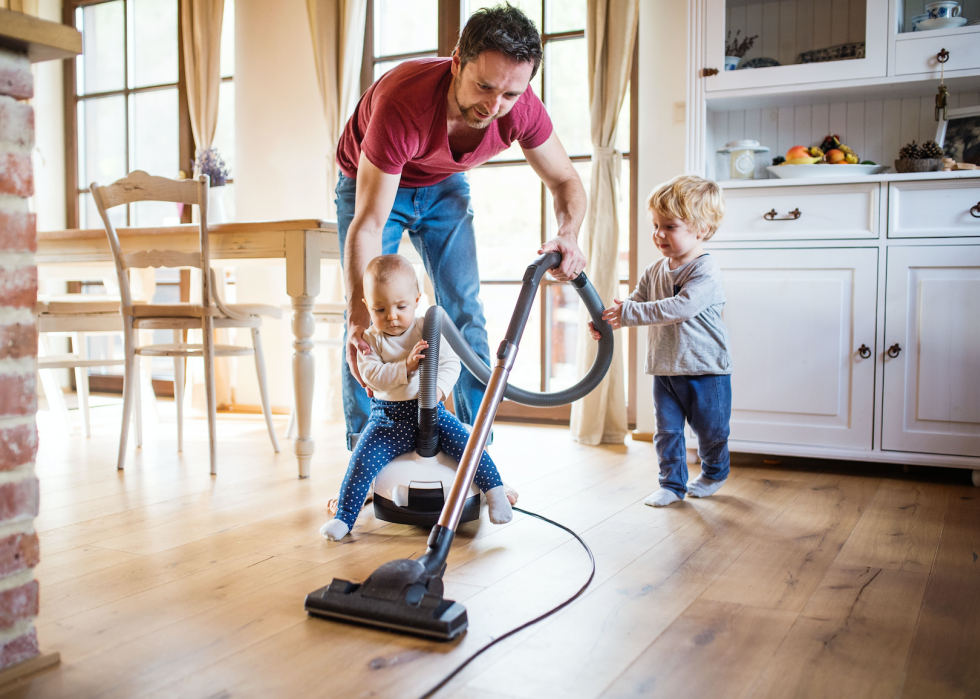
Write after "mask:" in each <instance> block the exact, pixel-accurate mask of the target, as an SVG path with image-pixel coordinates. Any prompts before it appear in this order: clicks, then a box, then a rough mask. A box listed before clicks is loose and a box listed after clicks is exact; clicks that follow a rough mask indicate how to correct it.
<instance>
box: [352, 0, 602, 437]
mask: <svg viewBox="0 0 980 699" xmlns="http://www.w3.org/2000/svg"><path fill="white" fill-rule="evenodd" d="M541 55H542V50H541V37H540V36H539V34H538V32H537V29H535V27H534V24H533V23H532V22H531V21H530V20H529V19H528V18H527V17H526V16H525V15H524V14H523V13H522V12H521V11H520V10H518V9H517V8H515V7H512V6H510V5H509V4H506V5H502V6H498V7H494V8H491V9H484V10H480V11H478V12H476V13H475V14H474V15H473V16H472V17H471V18H470V20H469V21H468V22H467V24H466V27H465V28H464V29H463V33H462V35H461V36H460V40H459V44H458V45H457V46H456V50H455V51H454V52H453V56H452V58H426V59H420V60H415V61H406V62H405V63H402V64H401V65H399V66H397V67H395V68H393V69H392V70H391V71H389V72H388V73H386V74H385V75H384V76H382V77H381V78H380V79H379V80H378V81H377V82H375V83H374V85H372V86H371V87H370V88H368V90H367V92H365V93H364V95H363V96H362V97H361V100H360V102H359V103H358V105H357V110H356V111H355V113H354V115H353V116H352V117H351V119H350V121H349V122H348V123H347V126H346V128H345V129H344V133H343V135H342V136H341V139H340V142H339V144H338V146H337V164H338V166H339V167H340V171H341V175H340V178H339V182H338V184H337V225H338V231H339V236H340V254H341V260H342V261H343V265H344V272H345V278H346V283H347V352H346V356H345V362H344V366H343V369H342V371H343V392H344V414H345V416H346V418H347V446H348V448H351V446H352V438H354V439H356V436H355V435H357V434H359V433H360V431H361V429H362V428H363V426H364V424H365V422H366V420H367V416H368V414H369V412H370V401H369V398H368V394H367V392H366V391H365V389H364V388H363V383H362V381H361V378H360V376H359V375H358V373H357V352H358V350H360V351H361V352H364V353H369V352H370V351H371V350H370V348H369V347H368V345H367V343H365V342H364V340H363V338H362V337H361V336H362V334H363V332H364V331H365V330H366V329H367V328H368V327H369V325H370V318H369V315H368V309H367V307H366V306H365V305H364V302H363V297H364V293H363V287H362V278H363V276H364V269H365V267H366V266H367V263H368V262H370V261H371V259H373V258H374V257H376V256H378V255H381V254H390V253H394V252H396V251H397V250H398V243H399V241H400V240H401V236H402V231H403V230H405V229H407V230H408V231H409V236H410V237H411V240H412V243H413V244H414V245H415V248H416V250H418V252H419V255H420V256H421V257H422V260H423V261H424V263H425V268H426V271H427V272H428V275H429V278H430V279H431V280H432V284H433V287H434V289H435V296H436V298H435V302H436V303H437V304H439V305H440V306H442V307H443V308H444V309H445V310H446V312H447V313H448V314H449V317H450V318H452V320H453V322H454V323H455V324H456V326H457V327H458V328H459V329H460V331H461V332H462V334H463V336H464V337H465V338H466V341H467V342H468V343H469V344H470V346H471V347H472V348H473V349H474V351H475V352H476V353H477V354H478V355H479V356H480V357H481V358H483V360H484V361H486V362H487V363H488V364H489V363H490V352H489V347H488V343H487V332H486V327H485V321H484V316H483V305H482V303H481V302H480V300H479V292H480V274H479V269H478V266H477V259H476V239H475V235H474V229H473V210H472V207H471V206H470V194H469V182H468V181H467V179H466V176H465V175H464V174H463V173H464V172H465V171H466V170H471V169H473V168H474V167H476V166H478V165H480V164H482V163H485V162H486V161H488V160H489V159H490V158H492V157H493V156H495V155H496V154H498V153H500V152H503V151H504V150H506V149H507V148H508V147H509V146H510V145H511V143H512V142H514V141H517V142H518V143H519V144H520V146H521V148H522V149H523V151H524V154H525V157H526V158H527V161H528V163H529V164H530V165H531V167H532V168H533V169H534V171H535V173H537V175H538V176H539V177H540V178H541V180H542V181H543V182H544V184H545V185H546V186H547V187H548V189H549V190H551V193H552V195H553V197H554V202H555V215H556V217H557V221H558V235H557V236H556V237H555V238H553V239H552V240H550V241H548V242H547V243H545V244H544V245H542V246H541V248H540V249H539V250H538V252H539V253H542V252H548V251H557V252H560V253H561V255H562V264H561V267H560V268H557V269H555V270H554V271H553V275H554V277H555V278H556V279H558V280H559V281H566V280H568V279H571V278H574V277H575V276H577V275H578V273H580V272H581V271H582V270H583V269H584V268H585V256H584V255H583V254H582V251H581V250H580V249H579V247H578V243H577V242H576V241H577V238H578V231H579V228H580V227H581V225H582V220H583V218H584V217H585V205H586V196H585V190H584V189H583V187H582V183H581V181H580V180H579V177H578V175H577V173H576V172H575V169H574V168H573V167H572V163H571V161H570V160H569V158H568V155H567V154H566V153H565V150H564V148H563V147H562V145H561V143H560V142H559V140H558V137H557V136H556V135H555V134H554V132H553V129H552V125H551V120H550V118H549V117H548V114H547V112H546V111H545V109H544V105H543V104H542V103H541V100H540V99H539V98H538V97H537V96H536V95H535V94H534V92H533V91H532V90H531V89H530V87H529V83H530V81H531V79H532V78H533V77H534V75H535V73H537V70H538V68H539V66H540V64H541ZM529 261H530V260H529ZM483 390H484V386H483V384H481V383H480V382H479V381H477V380H476V379H475V378H474V377H473V376H472V374H470V373H469V372H468V371H466V370H465V369H464V370H463V372H462V374H461V376H460V379H459V382H458V383H457V384H456V388H455V390H454V392H453V405H454V406H455V409H456V414H457V417H459V419H460V420H462V421H463V422H464V423H467V424H472V423H473V419H474V417H475V414H476V412H477V410H478V409H479V407H480V402H481V401H482V399H483Z"/></svg>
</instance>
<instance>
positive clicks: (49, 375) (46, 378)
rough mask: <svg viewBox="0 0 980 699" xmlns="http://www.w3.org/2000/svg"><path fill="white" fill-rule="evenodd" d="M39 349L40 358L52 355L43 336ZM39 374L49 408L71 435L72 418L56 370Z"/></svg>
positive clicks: (42, 371) (43, 371)
mask: <svg viewBox="0 0 980 699" xmlns="http://www.w3.org/2000/svg"><path fill="white" fill-rule="evenodd" d="M37 349H38V356H40V357H46V356H48V355H49V354H51V351H50V349H49V348H48V339H47V337H46V336H45V335H43V334H42V335H41V336H40V337H39V338H38V343H37ZM37 373H38V377H39V378H40V379H41V386H42V387H43V388H44V397H45V398H47V399H48V408H49V409H50V410H51V413H52V414H54V415H55V416H57V418H58V420H59V421H60V422H61V424H62V427H63V429H64V431H65V434H71V432H72V427H71V418H69V417H68V404H67V403H65V394H64V393H63V392H62V390H61V386H59V385H58V379H56V378H55V375H54V369H39V370H38V372H37Z"/></svg>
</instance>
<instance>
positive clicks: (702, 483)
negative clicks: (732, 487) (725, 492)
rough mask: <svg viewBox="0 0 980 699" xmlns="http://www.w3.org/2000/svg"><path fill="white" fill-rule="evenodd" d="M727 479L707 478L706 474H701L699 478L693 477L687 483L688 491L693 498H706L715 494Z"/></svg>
mask: <svg viewBox="0 0 980 699" xmlns="http://www.w3.org/2000/svg"><path fill="white" fill-rule="evenodd" d="M725 480H727V479H723V480H720V481H713V480H711V479H710V478H705V476H704V474H703V473H702V474H699V475H698V477H697V478H692V479H691V480H690V481H688V483H687V492H688V494H689V495H690V496H691V497H692V498H706V497H708V496H709V495H714V494H715V493H716V492H717V491H718V489H719V488H720V487H721V486H723V485H725Z"/></svg>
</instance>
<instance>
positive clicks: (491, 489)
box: [320, 255, 517, 541]
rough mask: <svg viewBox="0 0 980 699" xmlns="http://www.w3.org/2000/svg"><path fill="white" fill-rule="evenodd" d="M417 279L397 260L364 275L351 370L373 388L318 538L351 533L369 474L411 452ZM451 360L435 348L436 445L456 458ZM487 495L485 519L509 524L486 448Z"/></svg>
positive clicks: (461, 443)
mask: <svg viewBox="0 0 980 699" xmlns="http://www.w3.org/2000/svg"><path fill="white" fill-rule="evenodd" d="M421 296H422V294H421V293H420V292H419V286H418V279H417V278H416V276H415V269H414V268H413V267H412V265H411V263H410V262H409V261H408V260H406V259H405V258H404V257H402V256H401V255H381V256H380V257H375V258H374V259H373V260H371V261H370V262H369V263H368V266H367V269H366V270H365V271H364V303H365V305H366V306H367V307H368V311H369V312H370V314H371V323H372V325H371V327H370V328H368V330H366V331H365V332H364V341H365V342H366V343H367V344H368V345H369V346H370V347H371V353H370V354H362V353H360V352H358V354H357V368H358V370H359V371H360V374H361V378H362V379H363V380H364V383H365V385H366V386H367V387H368V388H370V389H371V390H372V391H374V396H373V398H372V399H371V415H370V417H369V418H368V422H367V425H366V426H365V428H364V431H363V432H361V436H360V437H359V438H358V440H357V445H356V446H355V447H354V453H353V454H351V459H350V466H348V468H347V475H346V476H345V477H344V482H343V483H342V484H341V486H340V495H339V496H338V499H337V515H336V517H335V518H334V519H332V520H330V521H329V522H327V523H326V524H324V525H323V526H322V527H320V533H321V534H323V536H325V537H326V538H327V539H330V540H331V541H340V540H341V539H343V538H344V537H345V536H347V534H348V533H349V532H350V530H351V529H353V528H354V522H355V520H356V519H357V514H358V512H360V510H361V507H362V506H363V505H364V500H365V498H366V497H367V493H368V489H369V488H370V486H371V483H373V482H374V479H375V477H376V476H377V475H378V473H379V472H380V471H381V469H382V468H384V467H385V466H386V465H387V464H388V462H389V461H391V460H392V459H394V458H395V457H396V456H400V455H402V454H407V453H409V452H411V451H413V450H414V449H415V435H416V432H417V430H418V412H419V405H418V403H419V401H418V397H419V362H420V360H421V359H423V358H424V357H425V350H426V348H428V346H429V345H428V343H427V342H425V340H423V339H422V324H423V322H424V318H416V317H415V309H416V308H418V304H419V299H420V298H421ZM459 372H460V362H459V356H458V355H457V354H456V353H455V352H453V350H452V348H451V347H450V346H449V343H448V342H444V343H441V347H440V349H439V372H438V377H437V381H436V385H437V389H438V399H439V412H438V415H439V446H440V448H441V450H442V451H444V452H445V453H446V454H448V455H449V456H451V457H452V458H453V459H455V460H456V461H459V460H460V458H461V457H462V455H463V448H464V447H465V446H466V440H467V438H468V437H469V433H468V431H467V429H466V427H464V426H463V423H461V422H460V421H459V419H458V418H457V417H456V416H455V415H453V414H452V413H450V412H449V411H448V410H446V407H445V406H444V405H443V403H442V401H443V400H444V399H445V397H446V396H447V395H448V394H449V392H450V391H451V390H452V389H453V386H454V385H455V384H456V379H457V378H459ZM474 481H475V483H476V485H477V487H479V488H480V490H481V491H483V493H484V495H485V496H486V498H487V505H488V507H489V510H490V521H491V522H493V523H494V524H504V523H506V522H509V521H510V520H511V518H512V517H513V516H514V514H513V510H512V509H511V504H512V502H517V493H516V492H514V491H513V490H509V489H508V488H507V487H506V486H505V485H504V483H503V481H501V480H500V474H499V473H498V472H497V467H496V466H495V465H494V463H493V461H492V460H491V459H490V456H489V455H488V454H487V452H486V451H484V452H483V457H482V458H481V459H480V465H479V467H478V468H477V470H476V477H475V479H474Z"/></svg>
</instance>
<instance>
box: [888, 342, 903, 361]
mask: <svg viewBox="0 0 980 699" xmlns="http://www.w3.org/2000/svg"><path fill="white" fill-rule="evenodd" d="M901 353H902V348H901V346H900V345H899V344H898V343H897V342H896V343H895V344H894V345H892V346H891V347H889V348H888V356H889V357H891V358H892V359H894V358H895V357H897V356H898V355H900V354H901Z"/></svg>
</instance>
